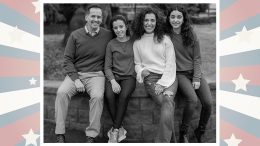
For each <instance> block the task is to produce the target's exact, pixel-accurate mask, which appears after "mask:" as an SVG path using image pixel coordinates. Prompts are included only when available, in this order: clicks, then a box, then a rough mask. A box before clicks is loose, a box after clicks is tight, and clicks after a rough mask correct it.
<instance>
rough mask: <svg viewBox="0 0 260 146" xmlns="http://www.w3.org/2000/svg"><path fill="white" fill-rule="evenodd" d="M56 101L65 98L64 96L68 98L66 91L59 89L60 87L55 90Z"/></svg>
mask: <svg viewBox="0 0 260 146" xmlns="http://www.w3.org/2000/svg"><path fill="white" fill-rule="evenodd" d="M56 95H57V97H56V101H62V100H65V99H66V98H69V95H68V93H67V92H66V91H64V90H61V89H60V88H59V89H58V90H57V92H56Z"/></svg>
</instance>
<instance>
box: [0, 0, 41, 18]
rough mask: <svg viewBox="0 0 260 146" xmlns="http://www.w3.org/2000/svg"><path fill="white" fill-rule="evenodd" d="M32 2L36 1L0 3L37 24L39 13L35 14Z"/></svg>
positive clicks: (6, 0)
mask: <svg viewBox="0 0 260 146" xmlns="http://www.w3.org/2000/svg"><path fill="white" fill-rule="evenodd" d="M32 2H36V0H22V1H21V0H1V3H3V4H5V5H6V6H8V7H10V8H12V9H15V10H16V11H18V12H19V13H21V14H22V15H24V16H26V17H28V18H30V19H31V20H33V21H35V22H38V23H39V22H40V13H39V12H38V13H35V7H34V5H33V4H32Z"/></svg>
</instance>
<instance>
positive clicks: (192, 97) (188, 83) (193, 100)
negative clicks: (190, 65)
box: [177, 71, 212, 133]
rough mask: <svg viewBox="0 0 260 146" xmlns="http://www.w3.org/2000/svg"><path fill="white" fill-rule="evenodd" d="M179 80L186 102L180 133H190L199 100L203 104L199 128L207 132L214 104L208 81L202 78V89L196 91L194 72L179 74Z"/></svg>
mask: <svg viewBox="0 0 260 146" xmlns="http://www.w3.org/2000/svg"><path fill="white" fill-rule="evenodd" d="M177 78H178V81H179V86H178V90H180V92H181V94H182V95H183V96H182V98H183V99H184V100H185V107H184V111H183V118H182V124H181V128H180V131H181V132H183V133H187V132H188V129H189V125H190V122H191V120H192V116H193V113H194V111H195V106H196V105H197V99H199V100H200V102H201V104H202V109H201V113H200V121H199V126H198V127H199V129H200V130H201V131H205V129H206V126H207V123H208V121H209V118H210V115H211V103H212V96H211V92H210V89H209V86H208V83H207V81H206V80H205V78H204V77H203V76H202V77H201V80H200V87H199V89H197V90H195V89H194V88H193V86H192V78H193V72H192V71H185V72H177Z"/></svg>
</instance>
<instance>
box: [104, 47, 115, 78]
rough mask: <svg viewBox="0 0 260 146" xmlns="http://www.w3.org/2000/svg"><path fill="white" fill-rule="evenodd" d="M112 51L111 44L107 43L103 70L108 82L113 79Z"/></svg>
mask: <svg viewBox="0 0 260 146" xmlns="http://www.w3.org/2000/svg"><path fill="white" fill-rule="evenodd" d="M112 64H113V63H112V50H111V44H110V43H108V44H107V48H106V57H105V65H104V70H105V74H106V77H107V79H108V80H109V81H111V80H112V79H114V78H115V77H114V74H113V72H112Z"/></svg>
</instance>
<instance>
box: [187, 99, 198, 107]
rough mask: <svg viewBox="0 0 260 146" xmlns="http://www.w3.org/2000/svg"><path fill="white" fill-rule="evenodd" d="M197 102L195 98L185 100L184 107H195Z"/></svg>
mask: <svg viewBox="0 0 260 146" xmlns="http://www.w3.org/2000/svg"><path fill="white" fill-rule="evenodd" d="M197 102H198V99H197V98H189V99H187V100H186V105H189V106H196V105H197Z"/></svg>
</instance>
